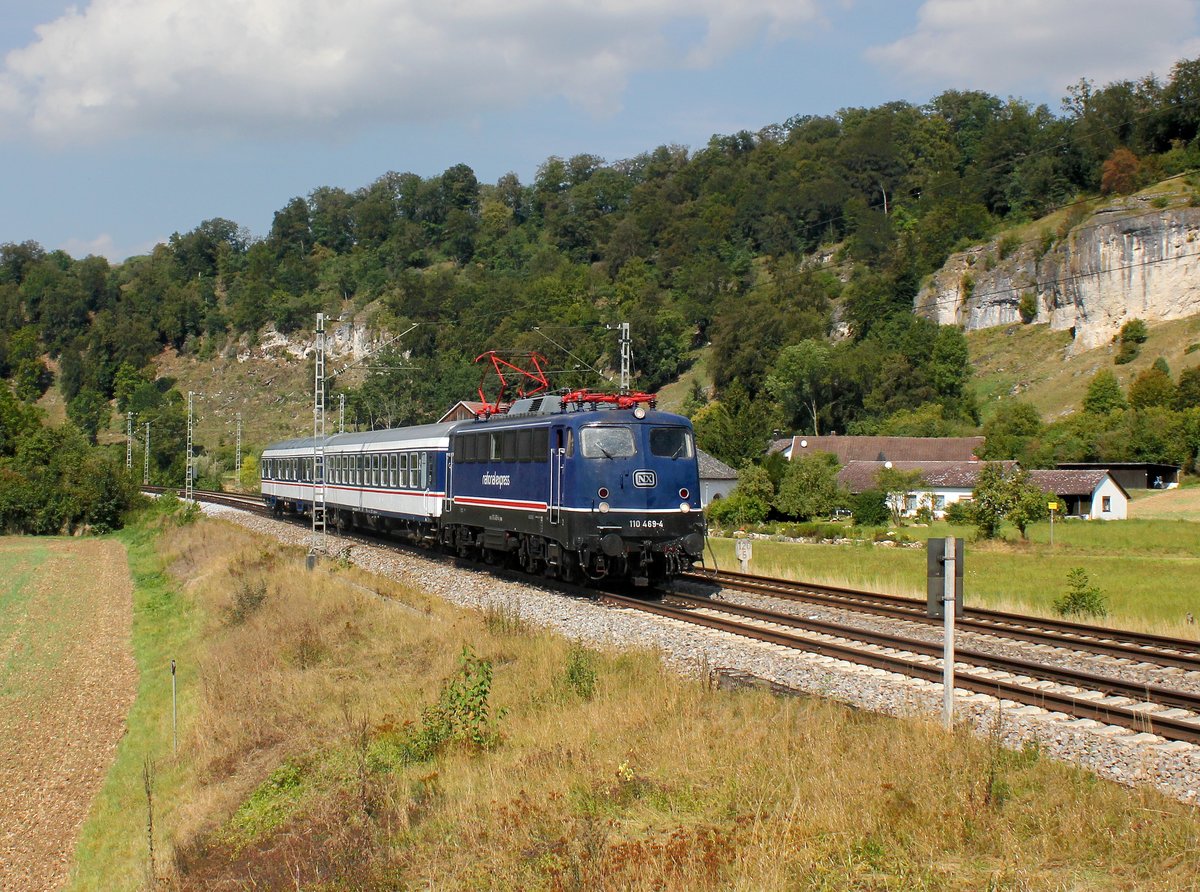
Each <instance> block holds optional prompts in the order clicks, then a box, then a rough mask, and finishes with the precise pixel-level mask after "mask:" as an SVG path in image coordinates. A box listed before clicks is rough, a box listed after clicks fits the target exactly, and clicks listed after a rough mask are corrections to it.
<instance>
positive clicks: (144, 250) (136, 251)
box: [58, 232, 166, 263]
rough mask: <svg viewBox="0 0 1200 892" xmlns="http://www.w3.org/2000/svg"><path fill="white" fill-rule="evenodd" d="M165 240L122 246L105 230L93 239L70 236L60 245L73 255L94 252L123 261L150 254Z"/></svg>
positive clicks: (82, 255)
mask: <svg viewBox="0 0 1200 892" xmlns="http://www.w3.org/2000/svg"><path fill="white" fill-rule="evenodd" d="M165 241H166V239H156V240H154V241H149V242H143V243H142V244H140V245H135V246H134V247H132V248H122V247H120V246H118V245H117V243H116V240H115V239H114V238H113V237H112V236H111V235H109V234H108V233H107V232H103V233H101V234H100V235H98V236H96V237H95V238H93V239H80V238H70V239H67V240H66V241H65V242H63V243H62V244H61V245H59V246H58V247H59V248H60V249H61V250H63V251H66V252H67V253H68V254H70V255H71V256H72V257H87V256H88V255H89V254H94V255H96V256H97V257H107V258H108V259H109V261H111V262H112V263H123V262H124V261H125V260H127V259H128V258H130V257H133V256H136V255H140V254H149V253H150V252H151V251H152V250H154V246H155V245H157V244H159V243H160V242H165Z"/></svg>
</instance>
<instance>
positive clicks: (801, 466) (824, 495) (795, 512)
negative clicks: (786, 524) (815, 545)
mask: <svg viewBox="0 0 1200 892" xmlns="http://www.w3.org/2000/svg"><path fill="white" fill-rule="evenodd" d="M838 468H839V465H838V460H837V456H834V455H830V454H828V453H825V452H817V453H814V454H811V455H806V456H804V457H803V458H799V459H796V460H795V461H793V462H791V463H790V465H789V466H788V468H787V471H786V473H785V474H784V476H783V481H782V482H781V483H780V485H779V493H778V495H776V496H775V509H776V510H777V511H778V512H779V513H780V514H784V515H787V516H789V517H796V518H800V519H801V520H809V519H811V518H814V517H828V516H829V514H830V512H832V511H833V509H834V508H835V507H837V504H838V502H839V501H840V497H839V496H840V494H839V492H838V486H837V474H838Z"/></svg>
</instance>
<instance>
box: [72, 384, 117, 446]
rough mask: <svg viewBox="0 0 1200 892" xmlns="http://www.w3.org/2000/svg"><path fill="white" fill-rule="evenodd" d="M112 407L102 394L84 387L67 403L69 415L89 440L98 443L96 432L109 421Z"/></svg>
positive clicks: (93, 443)
mask: <svg viewBox="0 0 1200 892" xmlns="http://www.w3.org/2000/svg"><path fill="white" fill-rule="evenodd" d="M110 411H111V409H110V407H109V405H108V400H106V399H105V398H104V397H103V396H102V395H100V394H98V393H96V391H94V390H90V389H88V388H84V389H83V390H80V391H79V393H77V394H75V398H74V399H72V400H71V401H70V402H69V403H67V417H68V418H70V419H71V422H72V423H73V424H74V425H75V426H76V427H77V428H79V429H80V430H81V431H83V433H84V434H85V435H86V436H87V438H88V442H90V443H91V444H92V445H95V443H96V433H97V432H98V431H99V430H100V428H102V427H103V426H104V425H105V424H107V423H108V418H109V413H110Z"/></svg>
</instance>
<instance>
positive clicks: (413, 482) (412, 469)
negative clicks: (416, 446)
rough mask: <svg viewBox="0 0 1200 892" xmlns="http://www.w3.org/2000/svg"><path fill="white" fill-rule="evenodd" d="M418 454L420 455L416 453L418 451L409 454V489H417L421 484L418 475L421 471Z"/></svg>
mask: <svg viewBox="0 0 1200 892" xmlns="http://www.w3.org/2000/svg"><path fill="white" fill-rule="evenodd" d="M417 455H418V453H416V452H410V453H409V454H408V488H409V489H417V488H418V487H419V486H420V483H419V482H418V475H419V473H420V469H419V468H418V466H417Z"/></svg>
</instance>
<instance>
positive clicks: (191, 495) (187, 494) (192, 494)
mask: <svg viewBox="0 0 1200 892" xmlns="http://www.w3.org/2000/svg"><path fill="white" fill-rule="evenodd" d="M192 396H193V393H192V391H190V390H189V391H188V426H187V477H186V479H185V480H184V482H183V498H184V501H186V502H187V503H188V504H189V505H194V504H196V484H195V483H194V481H193V478H194V477H195V467H194V466H193V464H192Z"/></svg>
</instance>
